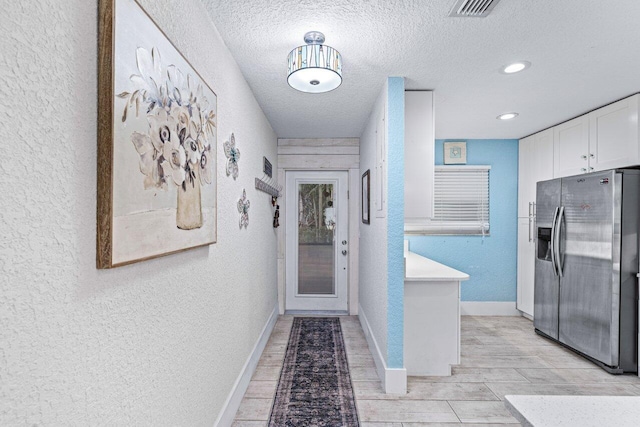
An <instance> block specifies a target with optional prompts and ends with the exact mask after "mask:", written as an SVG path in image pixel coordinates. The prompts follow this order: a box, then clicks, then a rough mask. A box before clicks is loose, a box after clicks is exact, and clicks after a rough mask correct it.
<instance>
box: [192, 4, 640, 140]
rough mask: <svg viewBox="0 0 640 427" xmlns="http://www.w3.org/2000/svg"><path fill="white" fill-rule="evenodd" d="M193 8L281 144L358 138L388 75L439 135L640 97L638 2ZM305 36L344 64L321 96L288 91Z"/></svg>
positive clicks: (514, 124) (537, 124) (547, 120)
mask: <svg viewBox="0 0 640 427" xmlns="http://www.w3.org/2000/svg"><path fill="white" fill-rule="evenodd" d="M202 1H203V2H204V3H205V5H206V7H207V9H208V11H209V13H210V15H211V19H212V20H213V22H214V23H215V25H216V27H217V28H218V30H219V32H220V34H221V36H222V38H223V39H224V41H225V43H226V44H227V46H228V47H229V49H230V50H231V53H232V54H233V56H234V57H235V59H236V61H237V62H238V64H239V66H240V68H241V70H242V72H243V73H244V76H245V78H246V79H247V81H248V82H249V85H250V86H251V88H252V90H253V92H254V93H255V96H256V98H257V99H258V102H259V103H260V105H261V107H262V109H263V110H264V111H265V113H266V115H267V117H268V119H269V121H270V122H271V125H272V126H273V128H274V130H275V131H276V133H277V134H278V136H279V137H282V138H319V137H359V136H360V134H361V132H362V130H363V127H364V124H365V122H366V120H367V118H368V116H369V114H370V112H371V108H372V106H373V103H374V101H375V99H376V97H377V96H378V94H379V93H380V91H381V89H382V86H383V83H384V80H385V78H386V77H387V76H402V77H405V79H406V81H405V85H406V88H407V89H432V90H434V91H435V104H436V105H435V107H436V120H435V125H436V137H437V138H519V137H522V136H524V135H527V134H530V133H533V132H536V131H538V130H542V129H544V128H546V127H549V126H551V125H554V124H556V123H558V122H561V121H564V120H566V119H569V118H571V117H574V116H576V115H579V114H581V113H583V112H586V111H588V110H591V109H593V108H596V107H598V106H601V105H603V104H606V103H608V102H611V101H614V100H616V99H619V98H622V97H624V96H626V95H630V94H632V93H635V92H638V91H640V0H615V1H612V0H608V1H607V0H502V1H501V2H500V3H499V4H498V5H497V6H496V8H495V9H494V10H493V12H492V13H491V15H489V16H488V17H487V18H449V17H448V16H447V15H448V13H449V10H450V9H451V7H452V5H453V4H454V2H455V0H429V1H427V0H371V1H367V0H333V1H324V2H322V1H309V0H250V1H249V0H244V1H243V0H202ZM310 30H318V31H321V32H323V33H324V34H325V36H326V42H325V44H327V45H329V46H332V47H334V48H336V49H337V50H338V51H340V53H341V54H342V57H343V61H344V66H343V82H342V85H341V86H340V87H339V88H338V89H336V90H334V91H332V92H329V93H325V94H306V93H302V92H298V91H296V90H294V89H292V88H290V87H289V86H288V85H287V81H286V71H287V70H286V68H287V61H286V60H287V54H288V53H289V52H290V51H291V49H293V48H294V47H296V46H299V45H302V44H304V41H303V40H302V37H303V35H304V33H305V32H307V31H310ZM520 59H524V60H528V61H530V62H531V63H532V64H533V65H532V66H531V68H529V69H528V70H525V71H524V72H522V73H519V74H514V75H504V74H501V73H499V69H500V67H501V66H502V65H505V64H508V63H510V62H513V61H515V60H520ZM510 111H516V112H518V113H519V114H520V116H519V117H518V118H516V119H514V120H512V121H507V122H503V121H498V120H496V116H497V115H499V114H501V113H504V112H510Z"/></svg>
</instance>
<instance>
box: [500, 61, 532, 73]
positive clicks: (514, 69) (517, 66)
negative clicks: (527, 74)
mask: <svg viewBox="0 0 640 427" xmlns="http://www.w3.org/2000/svg"><path fill="white" fill-rule="evenodd" d="M529 67H531V62H529V61H517V62H514V63H513V64H509V65H505V66H504V67H502V68H500V72H501V73H502V74H513V73H519V72H520V71H523V70H526V69H527V68H529Z"/></svg>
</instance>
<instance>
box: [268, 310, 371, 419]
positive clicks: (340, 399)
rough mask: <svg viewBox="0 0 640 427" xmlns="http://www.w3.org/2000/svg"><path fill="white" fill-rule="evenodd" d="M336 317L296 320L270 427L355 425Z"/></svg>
mask: <svg viewBox="0 0 640 427" xmlns="http://www.w3.org/2000/svg"><path fill="white" fill-rule="evenodd" d="M359 425H360V424H359V423H358V413H357V411H356V403H355V400H354V397H353V388H352V387H351V378H350V377H349V365H348V363H347V354H346V351H345V349H344V341H343V339H342V329H341V328H340V319H338V318H335V317H334V318H319V317H296V318H294V319H293V327H292V328H291V335H290V336H289V344H288V345H287V353H286V355H285V358H284V363H283V366H282V372H281V374H280V381H279V382H278V389H277V390H276V397H275V400H274V402H273V408H272V409H271V417H270V419H269V427H283V426H287V427H302V426H305V427H306V426H331V427H338V426H341V427H358V426H359Z"/></svg>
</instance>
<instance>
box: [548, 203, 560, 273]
mask: <svg viewBox="0 0 640 427" xmlns="http://www.w3.org/2000/svg"><path fill="white" fill-rule="evenodd" d="M559 210H560V208H559V207H556V210H555V211H554V212H553V221H552V222H551V250H550V252H551V265H552V266H553V274H554V275H556V276H557V275H558V268H557V265H556V248H555V246H556V242H555V239H556V237H555V236H556V221H557V219H558V211H559Z"/></svg>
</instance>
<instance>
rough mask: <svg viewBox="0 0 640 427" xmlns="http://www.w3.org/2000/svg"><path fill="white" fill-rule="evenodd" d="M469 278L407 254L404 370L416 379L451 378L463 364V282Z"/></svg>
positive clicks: (412, 254)
mask: <svg viewBox="0 0 640 427" xmlns="http://www.w3.org/2000/svg"><path fill="white" fill-rule="evenodd" d="M468 279H469V275H468V274H465V273H462V272H460V271H457V270H454V269H453V268H451V267H447V266H446V265H442V264H440V263H437V262H435V261H433V260H430V259H428V258H424V257H422V256H420V255H417V254H414V253H412V252H409V251H408V249H406V252H405V277H404V367H405V369H406V370H407V375H412V376H449V375H451V365H457V364H459V363H460V282H461V281H463V280H468Z"/></svg>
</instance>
